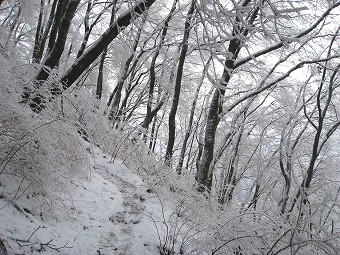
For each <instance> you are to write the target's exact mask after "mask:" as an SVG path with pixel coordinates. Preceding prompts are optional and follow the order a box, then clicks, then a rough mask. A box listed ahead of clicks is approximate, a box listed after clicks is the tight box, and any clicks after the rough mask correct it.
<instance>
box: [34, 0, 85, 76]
mask: <svg viewBox="0 0 340 255" xmlns="http://www.w3.org/2000/svg"><path fill="white" fill-rule="evenodd" d="M79 3H80V0H73V1H70V2H69V3H68V4H67V7H66V10H65V13H64V16H63V18H62V20H61V23H60V27H59V29H58V37H57V39H56V41H55V43H54V46H53V49H52V51H51V52H50V53H49V55H48V57H47V59H46V61H45V62H44V63H43V65H44V66H46V67H49V68H50V69H53V68H55V67H57V66H59V61H60V58H61V55H62V54H63V52H64V49H65V44H66V39H67V36H68V31H69V29H70V26H71V21H72V19H73V17H74V14H75V12H76V10H77V7H78V4H79ZM50 41H51V39H50ZM48 76H49V73H48V72H47V71H46V68H42V69H41V70H40V72H39V74H38V75H37V77H36V80H37V81H45V80H46V79H47V78H48Z"/></svg>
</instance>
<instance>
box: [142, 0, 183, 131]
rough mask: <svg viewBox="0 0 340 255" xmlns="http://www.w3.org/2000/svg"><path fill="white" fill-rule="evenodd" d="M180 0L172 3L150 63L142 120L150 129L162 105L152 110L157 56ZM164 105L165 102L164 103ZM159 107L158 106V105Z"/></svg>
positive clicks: (143, 125)
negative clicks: (144, 111) (146, 98)
mask: <svg viewBox="0 0 340 255" xmlns="http://www.w3.org/2000/svg"><path fill="white" fill-rule="evenodd" d="M177 2H178V0H174V2H173V4H172V8H171V10H170V12H169V14H168V15H167V17H166V19H165V22H164V25H163V28H162V32H161V38H160V40H159V43H158V45H157V47H156V50H155V52H154V54H153V57H152V59H151V64H150V75H149V91H148V102H147V105H146V114H145V119H144V121H143V122H142V127H143V128H144V129H145V130H148V128H149V125H150V123H151V122H152V119H153V118H154V117H155V116H156V114H157V112H158V110H159V109H160V107H158V110H157V111H155V110H152V101H153V93H154V89H155V86H156V61H157V58H158V56H159V53H160V50H161V48H162V46H163V44H164V40H165V37H166V35H167V33H168V28H169V23H170V20H171V18H172V17H173V14H174V11H175V10H176V4H177ZM162 105H163V103H162ZM156 108H157V107H156Z"/></svg>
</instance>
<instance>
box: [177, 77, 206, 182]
mask: <svg viewBox="0 0 340 255" xmlns="http://www.w3.org/2000/svg"><path fill="white" fill-rule="evenodd" d="M204 76H205V71H204V72H203V75H202V79H201V82H200V84H199V85H198V87H197V89H196V94H195V97H194V100H193V102H192V104H191V111H190V117H189V122H188V127H187V130H186V132H185V137H184V140H183V144H182V149H181V154H180V156H179V160H178V164H177V167H176V172H177V174H179V175H181V174H182V167H183V162H184V156H185V152H186V149H187V143H188V140H189V137H190V134H191V129H192V124H193V121H194V115H195V109H196V103H197V99H198V96H199V92H200V89H201V86H202V84H203V81H204Z"/></svg>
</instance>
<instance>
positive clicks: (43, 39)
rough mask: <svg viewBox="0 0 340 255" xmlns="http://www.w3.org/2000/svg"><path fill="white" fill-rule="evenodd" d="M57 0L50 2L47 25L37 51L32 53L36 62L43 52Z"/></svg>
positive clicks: (39, 60) (38, 61)
mask: <svg viewBox="0 0 340 255" xmlns="http://www.w3.org/2000/svg"><path fill="white" fill-rule="evenodd" d="M57 3H58V0H54V1H53V3H52V7H51V11H50V16H49V18H48V21H47V25H46V27H45V30H44V33H43V35H42V37H41V40H40V44H39V52H37V53H35V54H36V55H34V61H35V62H36V63H40V62H41V59H42V56H43V54H44V49H45V44H46V41H47V38H48V34H49V33H50V30H51V27H52V23H53V21H54V19H55V11H56V6H57Z"/></svg>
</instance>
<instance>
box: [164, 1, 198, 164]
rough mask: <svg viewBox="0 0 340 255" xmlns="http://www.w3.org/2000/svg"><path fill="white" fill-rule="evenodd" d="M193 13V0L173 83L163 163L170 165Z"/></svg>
mask: <svg viewBox="0 0 340 255" xmlns="http://www.w3.org/2000/svg"><path fill="white" fill-rule="evenodd" d="M194 11H195V0H193V1H191V5H190V8H189V11H188V14H187V18H186V21H185V25H184V35H183V40H182V43H181V52H180V56H179V62H178V66H177V75H176V82H175V91H174V96H173V99H172V106H171V110H170V113H169V121H168V126H169V136H168V145H167V148H166V154H165V161H166V163H167V164H170V162H171V159H172V155H173V148H174V144H175V138H176V113H177V109H178V103H179V97H180V93H181V86H182V76H183V67H184V61H185V58H186V55H187V51H188V40H189V34H190V30H191V28H192V23H193V20H194V18H195V17H194V15H193V14H194Z"/></svg>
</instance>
